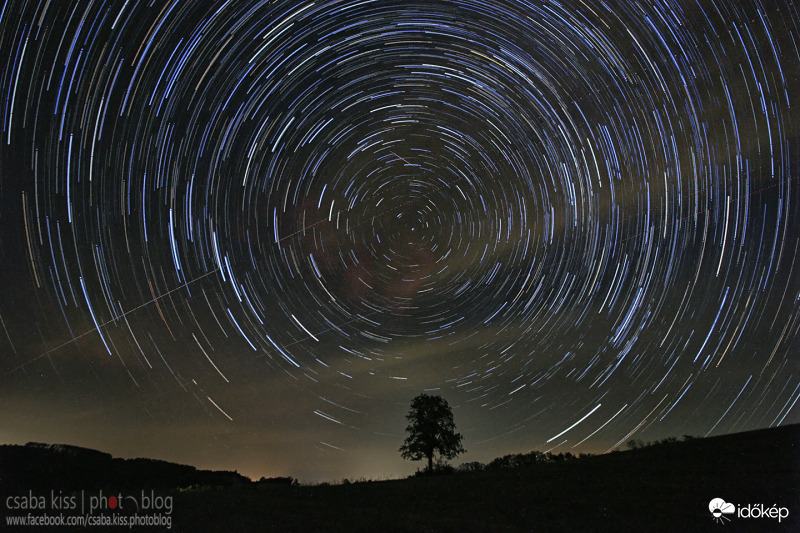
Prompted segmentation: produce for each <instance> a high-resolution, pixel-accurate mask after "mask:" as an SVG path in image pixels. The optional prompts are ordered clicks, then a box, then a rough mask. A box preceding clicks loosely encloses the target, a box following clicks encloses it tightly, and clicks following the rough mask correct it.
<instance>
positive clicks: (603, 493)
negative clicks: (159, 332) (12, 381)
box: [0, 425, 800, 532]
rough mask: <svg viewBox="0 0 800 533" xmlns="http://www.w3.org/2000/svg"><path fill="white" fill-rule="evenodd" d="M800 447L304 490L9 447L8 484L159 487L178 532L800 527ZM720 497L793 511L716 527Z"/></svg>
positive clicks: (1, 460) (788, 430)
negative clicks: (714, 508) (169, 500)
mask: <svg viewBox="0 0 800 533" xmlns="http://www.w3.org/2000/svg"><path fill="white" fill-rule="evenodd" d="M799 447H800V426H796V425H795V426H786V427H780V428H773V429H765V430H758V431H750V432H746V433H739V434H733V435H725V436H719V437H712V438H706V439H693V440H688V441H683V442H673V443H664V444H657V445H653V446H649V447H645V448H640V449H635V450H631V451H625V452H615V453H610V454H606V455H600V456H592V457H586V458H580V459H573V460H568V461H560V462H548V463H542V464H532V465H527V466H519V467H516V468H498V469H489V470H484V471H480V472H469V473H457V474H450V475H440V476H422V477H414V478H409V479H405V480H396V481H381V482H359V483H343V484H341V485H326V484H323V485H319V486H296V485H291V478H276V479H275V480H263V481H262V482H260V483H250V482H249V480H247V479H246V478H243V477H242V476H239V475H238V474H234V473H230V472H204V471H198V470H196V469H194V468H193V467H190V466H185V465H176V464H172V463H166V462H163V461H152V460H147V459H136V460H123V459H113V458H111V456H109V455H108V454H104V453H101V452H96V451H94V450H85V449H82V448H75V447H69V446H47V445H29V446H24V447H22V446H3V447H0V489H2V490H1V491H0V492H2V493H3V494H22V493H26V492H27V491H29V490H33V491H36V490H47V491H49V490H50V489H51V488H53V487H54V486H58V487H61V488H64V489H66V490H79V489H86V490H89V489H95V488H98V487H100V488H109V489H120V488H129V489H131V490H134V491H135V490H138V489H142V488H156V489H159V490H160V492H159V493H160V494H162V495H171V496H173V498H174V506H173V510H172V512H171V518H172V530H173V531H264V530H266V531H298V532H299V531H348V532H350V531H365V532H366V531H397V532H400V531H403V532H405V531H418V532H439V531H442V532H445V531H452V532H463V531H481V532H482V531H520V532H522V531H758V532H762V531H800V520H798V519H800V450H799ZM59 484H60V485H59ZM187 487H191V488H190V489H188V490H187ZM123 492H124V491H123ZM714 498H722V499H724V500H725V501H726V502H730V503H733V504H734V505H735V506H736V507H737V509H739V508H741V507H743V506H752V505H754V504H761V505H763V506H764V508H765V509H769V508H771V507H772V506H773V505H775V506H777V507H776V509H777V508H786V510H787V511H788V513H789V516H788V518H784V519H782V520H781V522H780V523H779V522H778V520H777V518H747V517H740V516H736V515H735V514H734V515H729V516H730V521H729V522H727V523H725V524H718V523H715V521H714V517H713V516H712V514H711V512H710V511H709V507H708V506H709V502H710V501H711V500H712V499H714ZM22 530H25V529H20V531H22ZM49 530H51V531H52V530H54V528H50V529H49ZM148 530H149V531H154V530H155V529H153V528H149V529H148ZM27 531H30V529H27Z"/></svg>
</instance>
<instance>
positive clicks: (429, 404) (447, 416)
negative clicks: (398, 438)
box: [400, 394, 466, 472]
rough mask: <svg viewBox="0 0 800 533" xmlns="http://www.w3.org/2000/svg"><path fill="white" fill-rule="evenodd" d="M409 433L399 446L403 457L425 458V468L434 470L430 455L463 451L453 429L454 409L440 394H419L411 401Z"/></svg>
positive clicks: (447, 456)
mask: <svg viewBox="0 0 800 533" xmlns="http://www.w3.org/2000/svg"><path fill="white" fill-rule="evenodd" d="M406 419H407V420H408V422H409V424H408V427H406V431H408V437H406V440H405V442H404V443H403V445H402V446H400V455H402V457H403V459H410V460H412V461H419V460H421V459H426V458H427V459H428V468H427V470H428V472H432V471H433V457H434V454H438V455H439V458H440V459H453V458H454V457H456V456H457V455H458V454H460V453H464V452H465V451H466V450H464V448H463V446H461V439H462V438H463V437H462V436H461V434H460V433H456V432H455V428H456V425H455V422H453V411H452V410H451V409H450V406H449V405H448V404H447V400H445V399H444V398H442V397H441V396H429V395H427V394H420V395H419V396H417V397H416V398H414V399H413V400H412V401H411V410H410V411H409V412H408V414H407V415H406Z"/></svg>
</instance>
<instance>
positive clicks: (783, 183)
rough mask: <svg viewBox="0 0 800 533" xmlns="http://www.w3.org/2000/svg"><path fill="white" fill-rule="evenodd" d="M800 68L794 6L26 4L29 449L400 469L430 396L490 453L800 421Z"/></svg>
mask: <svg viewBox="0 0 800 533" xmlns="http://www.w3.org/2000/svg"><path fill="white" fill-rule="evenodd" d="M798 43H800V16H798V11H797V6H796V4H795V3H794V2H791V1H788V0H781V1H775V2H765V1H763V2H762V1H757V0H751V1H744V0H742V1H732V2H731V1H721V0H720V1H716V0H703V1H700V0H685V1H677V0H659V1H654V2H634V1H620V2H614V3H606V2H600V1H594V0H584V1H579V2H563V3H562V2H555V1H533V0H531V1H522V0H516V1H488V0H482V1H479V0H458V1H453V2H445V1H441V2H440V1H434V2H407V1H403V2H399V1H398V2H394V1H378V0H367V1H364V0H357V1H351V0H339V1H333V0H331V1H327V0H323V1H316V2H304V1H298V0H293V1H282V0H278V1H273V2H265V1H252V2H250V1H234V0H231V1H227V2H199V3H198V2H179V1H165V2H151V3H146V2H130V1H119V2H115V1H108V2H52V1H46V0H41V1H27V2H24V1H7V2H5V3H4V4H3V5H2V8H0V50H2V51H3V54H2V59H0V91H2V99H0V128H1V131H0V271H2V273H3V281H2V283H1V284H0V325H2V332H0V402H2V403H3V404H5V405H7V406H9V409H3V413H2V415H0V420H2V423H0V426H2V427H3V428H4V429H2V430H0V436H2V438H3V439H4V441H21V442H26V441H28V440H44V441H56V440H63V441H67V440H71V441H73V442H78V443H80V444H85V445H92V446H93V447H97V448H103V449H106V450H108V451H111V452H115V453H119V452H118V451H117V450H121V451H122V452H123V453H130V454H145V452H147V453H149V454H150V455H158V456H160V457H165V458H169V459H174V460H178V459H180V460H181V462H194V463H195V464H200V465H209V466H219V465H224V466H229V467H231V468H233V467H237V468H239V469H240V470H241V471H244V472H246V473H249V472H252V473H253V474H254V475H261V474H262V473H264V472H270V473H273V475H278V474H283V473H291V474H298V473H299V474H300V475H301V476H302V475H306V476H307V477H313V476H321V477H325V476H328V477H332V476H341V475H345V474H347V473H351V472H356V473H362V474H364V475H374V476H380V475H385V474H391V473H392V472H395V471H399V470H401V468H402V465H401V460H400V458H399V457H398V456H397V453H396V449H397V446H398V445H399V443H400V442H401V441H402V430H403V428H404V422H403V415H404V413H405V410H406V408H407V405H408V402H409V400H410V398H412V397H413V396H415V395H416V394H418V393H420V392H422V391H436V393H437V394H441V395H443V396H444V397H445V398H447V399H448V401H449V402H450V404H451V405H452V406H453V407H454V413H455V416H456V421H457V423H458V424H459V429H460V430H461V431H462V433H463V434H464V436H465V447H466V448H467V449H468V450H470V452H472V453H471V454H470V455H471V457H468V458H467V459H473V458H475V459H479V460H485V459H491V458H492V457H495V456H497V455H503V454H505V453H511V452H521V451H528V450H531V449H544V448H551V447H552V444H548V443H550V441H556V439H557V442H558V443H559V444H558V446H557V451H558V450H562V449H563V450H564V451H566V450H573V449H575V450H578V451H583V450H586V451H601V452H602V451H606V450H608V449H613V448H614V447H615V446H618V445H619V444H620V443H623V442H624V441H625V440H626V439H629V438H632V437H636V438H645V439H647V438H662V437H666V436H673V435H674V436H680V435H684V434H692V435H710V434H719V433H730V432H735V431H743V430H747V429H754V428H761V427H769V426H775V425H780V424H785V423H790V422H798V421H800V417H799V415H798V413H800V411H798V407H797V401H798V398H800V366H798V364H799V363H800V359H799V357H800V334H799V330H800V256H798V252H800V224H798V220H800V203H799V202H798V196H800V140H799V139H800V137H798V134H799V133H800V132H798V126H800V113H799V112H798V106H800V102H799V101H798V99H799V98H800V51H799V50H798V46H799V44H798ZM137 434H146V435H150V436H151V437H149V438H150V440H149V441H146V442H145V441H141V439H140V440H137V439H139V437H135V438H134V437H132V435H137ZM554 435H555V436H554ZM548 439H549V440H548ZM265 450H267V451H265ZM223 455H224V457H226V459H224V461H223V460H222V459H220V457H222V456H223ZM228 456H230V457H231V459H228V458H227V457H228Z"/></svg>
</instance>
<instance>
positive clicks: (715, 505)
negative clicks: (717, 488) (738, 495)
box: [708, 498, 736, 522]
mask: <svg viewBox="0 0 800 533" xmlns="http://www.w3.org/2000/svg"><path fill="white" fill-rule="evenodd" d="M708 510H709V511H710V512H711V514H712V515H713V516H714V520H715V521H717V522H722V521H724V520H728V521H730V518H728V517H727V516H725V515H726V514H733V513H735V512H736V506H735V505H733V504H732V503H728V502H726V501H725V500H723V499H722V498H714V499H713V500H711V501H710V502H708Z"/></svg>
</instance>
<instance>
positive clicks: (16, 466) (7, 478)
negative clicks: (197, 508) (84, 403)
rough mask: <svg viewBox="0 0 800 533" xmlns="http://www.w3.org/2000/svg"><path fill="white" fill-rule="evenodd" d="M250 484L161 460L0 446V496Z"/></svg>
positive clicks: (66, 448) (57, 447) (55, 447)
mask: <svg viewBox="0 0 800 533" xmlns="http://www.w3.org/2000/svg"><path fill="white" fill-rule="evenodd" d="M249 483H250V479H249V478H247V477H245V476H243V475H241V474H239V473H237V472H226V471H211V470H198V469H197V468H195V467H193V466H189V465H182V464H176V463H170V462H168V461H160V460H157V459H121V458H118V457H113V456H112V455H111V454H109V453H105V452H101V451H98V450H93V449H91V448H82V447H80V446H72V445H69V444H43V443H39V442H29V443H28V444H26V445H24V446H20V445H13V444H12V445H2V446H0V491H3V492H5V493H13V492H24V491H27V490H52V489H59V490H81V489H126V488H130V489H141V488H153V489H175V488H179V487H188V486H192V485H207V486H219V487H231V486H239V485H245V484H249Z"/></svg>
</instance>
